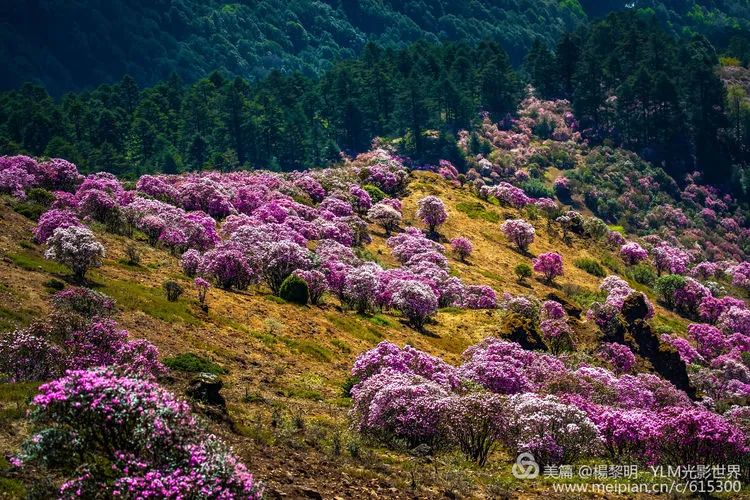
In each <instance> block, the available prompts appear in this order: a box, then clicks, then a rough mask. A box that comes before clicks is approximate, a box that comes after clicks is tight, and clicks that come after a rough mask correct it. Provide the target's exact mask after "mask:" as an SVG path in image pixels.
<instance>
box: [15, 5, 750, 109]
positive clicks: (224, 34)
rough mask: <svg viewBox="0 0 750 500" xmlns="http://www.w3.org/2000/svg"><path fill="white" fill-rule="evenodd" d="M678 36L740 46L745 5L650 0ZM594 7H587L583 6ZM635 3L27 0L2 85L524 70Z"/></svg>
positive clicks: (61, 88)
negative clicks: (274, 73)
mask: <svg viewBox="0 0 750 500" xmlns="http://www.w3.org/2000/svg"><path fill="white" fill-rule="evenodd" d="M635 3H636V6H637V7H638V8H642V9H644V10H646V11H648V12H650V13H653V14H655V16H656V17H657V18H658V19H659V20H660V21H661V22H662V24H663V25H664V26H665V27H667V28H668V29H670V31H671V32H672V33H673V34H676V35H685V34H690V33H693V32H697V33H704V34H707V35H709V36H710V37H711V38H712V40H716V41H717V42H719V43H721V44H722V46H723V45H724V44H726V43H727V42H728V39H727V37H728V35H727V33H728V31H727V30H742V29H744V28H746V24H747V23H746V20H747V17H748V16H747V5H746V3H745V2H740V1H736V0H735V1H729V0H724V1H721V2H716V1H711V2H708V1H689V2H683V1H640V2H635ZM582 5H583V7H582ZM629 5H630V2H624V1H622V0H617V1H610V2H599V1H596V2H587V1H584V2H581V3H579V1H578V0H565V1H558V0H534V1H531V0H512V1H498V0H481V1H477V2H450V1H445V0H430V1H422V0H411V1H407V2H401V1H383V2H380V1H375V0H363V1H355V2H349V1H340V0H328V1H326V2H318V1H311V0H295V1H290V2H282V1H278V0H264V1H261V2H250V1H240V2H234V3H227V2H221V1H217V0H211V1H209V2H198V1H194V0H180V1H176V0H175V1H171V0H160V1H157V2H145V1H137V2H124V1H113V2H102V1H92V0H76V1H73V2H71V1H56V0H36V1H30V0H24V1H21V2H4V4H3V5H0V27H1V28H2V29H1V30H0V64H2V65H3V67H4V68H6V71H5V78H3V81H2V82H0V87H2V88H4V89H7V88H14V87H17V86H19V85H20V84H22V83H24V82H26V81H35V82H37V83H41V84H43V85H44V86H45V87H47V89H49V91H50V92H51V93H52V94H54V95H59V94H61V93H63V92H65V91H70V90H80V89H86V88H91V87H93V86H96V85H100V84H102V83H112V82H115V81H118V80H120V79H121V78H122V76H124V75H125V74H130V75H132V76H133V77H135V78H136V80H137V81H138V82H139V83H141V84H143V85H150V84H153V83H155V82H157V81H159V80H162V79H165V78H167V77H168V76H169V75H170V73H172V72H175V73H176V74H178V75H179V76H180V77H182V78H183V79H184V80H186V81H189V82H192V81H195V80H197V79H198V78H201V77H204V76H205V75H207V74H208V73H209V72H211V71H213V70H217V69H218V70H224V71H226V72H228V73H230V74H234V75H240V76H243V77H248V78H252V77H257V76H261V75H264V74H266V73H267V72H268V71H269V70H272V69H279V70H282V71H285V72H294V71H301V72H303V73H306V74H308V75H309V74H313V73H319V72H320V71H321V70H323V69H325V68H327V67H328V66H329V64H330V62H331V61H334V60H338V59H341V58H348V57H353V56H355V55H357V54H358V53H359V52H360V51H361V50H362V48H363V47H364V46H365V44H366V43H367V42H369V41H372V42H376V43H379V44H382V45H385V46H388V47H399V46H404V45H406V44H409V43H412V42H414V41H416V40H422V39H423V40H427V41H428V42H433V43H434V42H437V41H449V40H450V41H456V40H460V41H462V42H465V43H469V44H476V43H478V42H480V41H482V40H484V39H493V40H495V41H498V42H501V43H502V44H503V46H504V48H505V49H506V50H507V51H508V52H509V53H510V55H511V57H512V59H513V61H514V62H516V63H519V62H520V61H521V60H522V58H523V57H524V55H525V54H526V52H527V51H528V50H529V48H530V47H531V45H532V43H533V41H534V39H536V38H543V39H545V40H546V41H547V42H548V43H551V44H552V43H554V42H556V40H557V39H558V38H559V36H560V35H561V34H563V33H565V32H567V31H572V30H573V29H575V28H577V27H578V26H580V25H581V24H583V23H584V22H585V21H586V20H587V18H588V17H589V16H587V13H589V14H590V15H591V16H592V17H599V16H602V15H605V14H606V13H609V12H611V11H614V10H625V9H626V8H627V7H628V6H629Z"/></svg>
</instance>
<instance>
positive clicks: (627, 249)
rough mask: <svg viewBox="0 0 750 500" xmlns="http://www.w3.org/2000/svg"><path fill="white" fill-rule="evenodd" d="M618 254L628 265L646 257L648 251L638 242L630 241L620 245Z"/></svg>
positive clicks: (641, 260)
mask: <svg viewBox="0 0 750 500" xmlns="http://www.w3.org/2000/svg"><path fill="white" fill-rule="evenodd" d="M620 256H621V257H622V259H623V260H624V261H625V263H626V264H628V265H631V266H632V265H635V264H638V263H639V262H643V261H644V260H646V259H647V258H648V252H647V251H646V250H645V249H644V248H643V247H642V246H640V245H639V244H638V243H635V242H630V243H626V244H624V245H623V246H622V247H620Z"/></svg>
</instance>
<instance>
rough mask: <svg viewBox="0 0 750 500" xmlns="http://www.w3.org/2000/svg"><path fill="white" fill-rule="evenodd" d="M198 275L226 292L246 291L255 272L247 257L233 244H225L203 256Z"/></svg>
mask: <svg viewBox="0 0 750 500" xmlns="http://www.w3.org/2000/svg"><path fill="white" fill-rule="evenodd" d="M198 274H200V275H201V276H203V277H204V278H207V279H209V280H211V281H213V282H214V283H216V285H217V286H218V287H219V288H222V289H224V290H231V289H236V290H245V289H247V287H248V286H249V285H250V283H251V282H252V278H253V271H252V270H251V269H250V266H249V265H248V264H247V259H246V258H245V255H244V254H243V253H242V252H241V251H240V249H239V248H238V247H237V246H236V245H233V244H231V243H224V244H222V245H220V246H218V247H216V248H214V249H213V250H209V251H208V252H206V253H205V254H204V255H203V258H202V259H201V263H200V266H199V267H198Z"/></svg>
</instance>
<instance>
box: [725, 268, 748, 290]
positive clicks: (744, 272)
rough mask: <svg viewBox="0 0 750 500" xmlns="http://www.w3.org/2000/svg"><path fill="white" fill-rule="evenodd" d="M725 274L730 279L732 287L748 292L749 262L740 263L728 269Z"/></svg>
mask: <svg viewBox="0 0 750 500" xmlns="http://www.w3.org/2000/svg"><path fill="white" fill-rule="evenodd" d="M727 274H729V276H731V277H732V284H733V285H734V286H738V287H740V288H744V289H746V290H750V262H742V263H740V264H737V265H736V266H731V267H729V268H728V269H727Z"/></svg>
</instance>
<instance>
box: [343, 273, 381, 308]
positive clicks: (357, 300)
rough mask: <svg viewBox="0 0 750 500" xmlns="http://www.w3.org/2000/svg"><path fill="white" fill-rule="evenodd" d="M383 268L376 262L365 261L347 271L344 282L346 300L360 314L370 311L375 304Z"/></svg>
mask: <svg viewBox="0 0 750 500" xmlns="http://www.w3.org/2000/svg"><path fill="white" fill-rule="evenodd" d="M382 271H383V269H382V268H381V267H380V266H379V265H377V264H375V263H365V264H363V265H361V266H360V267H357V268H355V269H352V270H351V271H349V272H348V273H347V276H346V278H345V284H344V290H343V295H344V300H345V301H346V303H347V304H348V305H349V307H351V308H352V309H355V310H356V311H357V312H359V313H360V314H364V313H366V312H368V311H370V310H371V309H372V308H373V306H374V305H375V292H376V290H377V288H378V277H379V275H380V273H381V272H382Z"/></svg>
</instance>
